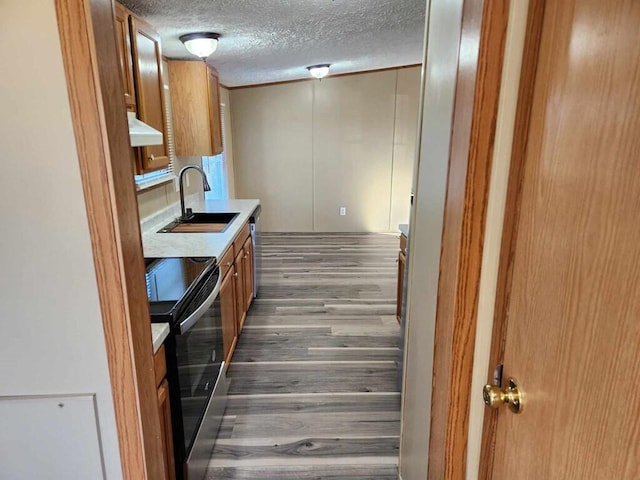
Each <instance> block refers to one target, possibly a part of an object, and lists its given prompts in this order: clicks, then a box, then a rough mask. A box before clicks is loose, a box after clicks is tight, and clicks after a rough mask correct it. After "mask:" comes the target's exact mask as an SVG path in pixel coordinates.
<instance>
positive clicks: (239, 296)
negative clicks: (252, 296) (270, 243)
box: [234, 249, 247, 335]
mask: <svg viewBox="0 0 640 480" xmlns="http://www.w3.org/2000/svg"><path fill="white" fill-rule="evenodd" d="M244 264H245V259H244V250H243V249H240V251H239V252H238V255H236V261H235V273H234V277H235V280H236V283H235V285H236V328H237V330H238V335H240V332H241V331H242V326H243V325H244V320H245V318H246V316H247V303H246V301H245V299H244V295H245V290H244Z"/></svg>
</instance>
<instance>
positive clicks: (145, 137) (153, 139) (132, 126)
mask: <svg viewBox="0 0 640 480" xmlns="http://www.w3.org/2000/svg"><path fill="white" fill-rule="evenodd" d="M127 120H128V121H129V138H130V139H131V146H132V147H143V146H146V145H162V142H163V139H162V133H161V132H159V131H158V130H156V129H155V128H153V127H150V126H149V125H147V124H146V123H144V122H142V121H140V120H138V119H137V118H136V112H127Z"/></svg>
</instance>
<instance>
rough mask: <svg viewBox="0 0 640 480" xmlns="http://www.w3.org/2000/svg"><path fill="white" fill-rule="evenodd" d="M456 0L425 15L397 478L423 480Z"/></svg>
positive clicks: (438, 0)
mask: <svg viewBox="0 0 640 480" xmlns="http://www.w3.org/2000/svg"><path fill="white" fill-rule="evenodd" d="M462 4H463V0H455V1H451V0H431V1H430V2H429V4H428V8H427V29H426V40H427V42H426V46H427V48H426V52H425V73H424V80H423V85H422V89H423V95H424V99H423V107H422V108H423V110H422V126H421V132H420V149H419V157H418V158H419V159H418V164H417V168H416V176H415V178H416V180H415V181H416V187H415V194H416V197H415V200H414V208H413V212H412V218H411V231H410V235H409V257H408V268H409V273H408V275H409V277H408V278H409V290H408V297H407V327H406V328H407V330H406V344H405V358H404V365H405V371H404V385H403V409H402V432H401V439H400V474H401V476H402V478H403V480H424V479H425V478H427V462H428V458H427V455H428V452H429V428H430V423H431V391H432V388H431V379H432V371H433V352H434V334H435V318H436V304H437V296H438V277H439V268H440V247H441V238H442V226H443V220H444V204H445V196H446V186H447V171H448V165H449V141H450V137H451V123H452V118H453V107H454V94H455V83H456V75H457V68H458V47H459V42H460V28H461V22H462Z"/></svg>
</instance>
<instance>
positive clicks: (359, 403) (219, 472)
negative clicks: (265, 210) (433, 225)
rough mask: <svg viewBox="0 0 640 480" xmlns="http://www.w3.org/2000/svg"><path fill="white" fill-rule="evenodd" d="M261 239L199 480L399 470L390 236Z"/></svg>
mask: <svg viewBox="0 0 640 480" xmlns="http://www.w3.org/2000/svg"><path fill="white" fill-rule="evenodd" d="M262 239H263V251H262V282H263V283H262V285H261V286H260V291H259V296H258V298H257V299H256V300H254V302H253V305H252V307H251V310H250V312H249V315H248V318H247V321H246V323H245V327H244V330H243V332H242V336H241V337H240V341H239V342H238V346H237V348H236V351H235V354H234V356H233V360H232V364H231V366H230V368H229V370H228V372H227V375H228V377H229V380H230V384H229V385H230V388H229V394H230V396H229V401H228V407H227V411H226V414H225V418H224V421H223V424H222V427H221V431H220V435H219V439H218V440H217V442H216V445H215V449H214V454H213V457H212V459H211V462H210V464H209V471H208V472H207V477H206V478H207V479H208V480H214V479H215V480H224V479H243V480H251V479H261V480H271V479H273V480H276V479H317V480H320V479H331V480H337V479H376V480H387V479H394V480H395V479H397V478H398V474H397V462H398V444H399V434H400V393H399V386H398V380H397V368H396V360H397V359H398V355H399V352H400V350H399V348H398V343H399V327H398V324H397V322H396V319H395V298H396V276H397V263H396V259H397V252H398V237H397V236H395V235H383V234H366V235H359V234H263V237H262Z"/></svg>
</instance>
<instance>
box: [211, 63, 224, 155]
mask: <svg viewBox="0 0 640 480" xmlns="http://www.w3.org/2000/svg"><path fill="white" fill-rule="evenodd" d="M207 71H208V73H209V124H210V128H211V147H212V149H213V154H214V155H218V154H219V153H222V150H223V149H224V145H223V144H222V117H221V115H220V84H219V82H218V72H216V71H215V70H214V69H212V68H209V69H208V70H207Z"/></svg>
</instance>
